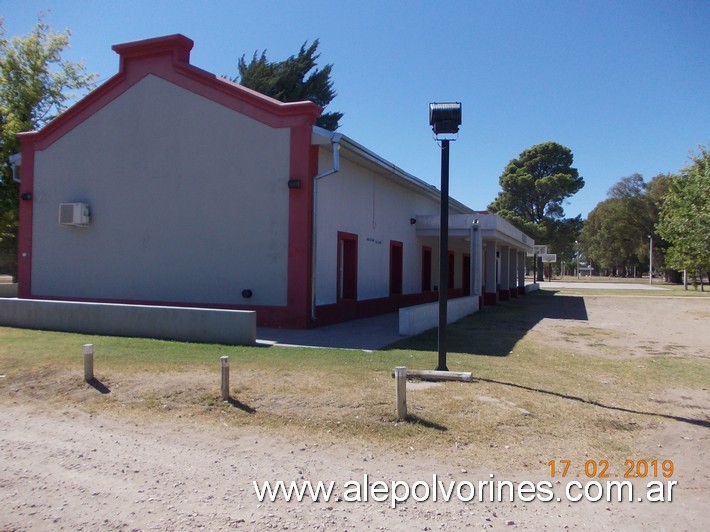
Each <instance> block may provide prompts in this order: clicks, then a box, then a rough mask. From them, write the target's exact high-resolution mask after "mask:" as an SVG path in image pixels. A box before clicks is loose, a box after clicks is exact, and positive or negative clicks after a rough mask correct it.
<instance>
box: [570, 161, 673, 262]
mask: <svg viewBox="0 0 710 532" xmlns="http://www.w3.org/2000/svg"><path fill="white" fill-rule="evenodd" d="M668 180H669V177H668V176H666V175H663V174H659V175H657V176H656V177H654V178H653V179H652V180H651V181H649V182H645V181H644V179H643V176H641V175H640V174H632V175H630V176H628V177H624V178H622V179H620V180H619V181H618V182H617V183H615V184H614V185H613V186H612V187H611V188H610V189H609V191H608V192H607V199H606V200H604V201H602V202H600V203H599V204H597V206H596V207H595V208H594V209H593V210H592V211H591V212H590V213H589V216H588V217H587V220H586V222H585V223H584V229H583V231H582V235H581V240H582V245H583V248H584V251H585V252H586V254H587V256H588V257H590V258H591V259H592V260H593V261H594V262H595V263H596V265H597V266H598V267H600V268H601V269H603V270H606V272H607V273H608V274H612V275H623V276H629V275H633V274H634V273H635V272H637V271H646V267H647V265H648V264H649V252H650V249H649V241H648V237H649V236H652V237H653V248H654V249H653V259H654V261H653V262H654V265H655V267H656V268H659V269H663V264H664V255H665V248H666V247H667V243H666V242H665V241H664V240H663V239H662V238H660V237H659V236H658V235H657V234H656V233H655V229H654V227H655V224H656V222H657V221H658V213H659V209H660V204H661V198H662V197H663V195H664V194H665V191H666V190H667V187H668ZM639 267H640V268H639Z"/></svg>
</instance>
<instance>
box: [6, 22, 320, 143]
mask: <svg viewBox="0 0 710 532" xmlns="http://www.w3.org/2000/svg"><path fill="white" fill-rule="evenodd" d="M193 45H194V42H193V41H192V40H191V39H189V38H187V37H185V36H184V35H181V34H174V35H166V36H163V37H156V38H153V39H146V40H142V41H135V42H128V43H123V44H117V45H115V46H113V47H112V49H113V50H114V51H115V52H116V53H117V54H118V55H119V57H120V61H119V70H118V73H117V74H115V75H114V76H112V77H111V78H109V79H108V80H107V81H106V82H104V83H103V84H102V85H100V86H99V87H97V88H96V89H94V90H93V91H91V92H90V93H89V94H88V95H87V96H86V97H84V98H83V99H81V100H80V101H78V102H77V103H76V104H74V105H73V106H72V107H70V108H69V109H67V110H66V111H64V112H63V113H62V114H61V115H59V116H58V117H57V118H56V119H55V120H53V121H52V122H50V123H49V124H47V125H46V126H45V127H44V128H42V129H40V130H38V131H31V132H27V133H20V135H18V136H19V138H20V140H21V141H22V142H35V143H36V147H37V149H44V148H45V147H47V146H49V145H51V144H52V143H53V142H55V141H56V140H57V139H58V138H60V137H61V136H63V135H65V134H66V133H67V132H69V131H71V130H72V129H73V128H75V127H76V126H78V125H79V124H81V123H82V122H84V121H85V120H86V119H88V118H89V117H90V116H91V115H93V114H94V113H96V112H97V111H98V110H100V109H101V108H103V107H104V106H106V105H108V104H109V103H110V102H112V101H113V100H115V99H116V98H118V97H119V96H121V94H123V93H124V92H125V91H127V90H128V89H130V88H131V87H132V86H134V85H135V84H136V83H138V82H140V81H141V80H142V79H144V78H145V77H146V76H148V75H154V76H158V77H160V78H162V79H165V80H167V81H169V82H171V83H174V84H176V85H178V86H180V87H182V88H184V89H186V90H189V91H191V92H193V93H196V94H199V95H201V96H204V97H205V98H208V99H210V100H213V101H215V102H217V103H219V104H221V105H224V106H225V107H228V108H230V109H232V110H234V111H237V112H239V113H242V114H244V115H246V116H249V117H250V118H253V119H255V120H257V121H260V122H262V123H265V124H267V125H269V126H272V127H292V126H299V125H313V124H315V121H316V119H317V118H318V116H319V115H320V114H321V112H322V109H321V108H320V107H319V106H318V105H316V104H315V103H313V102H310V101H305V102H291V103H284V102H280V101H278V100H275V99H273V98H270V97H268V96H265V95H263V94H261V93H258V92H256V91H253V90H251V89H248V88H246V87H243V86H242V85H239V84H238V83H234V82H232V81H229V80H227V79H224V78H221V77H219V76H216V75H215V74H211V73H209V72H207V71H205V70H202V69H200V68H198V67H196V66H194V65H191V64H190V51H191V50H192V47H193Z"/></svg>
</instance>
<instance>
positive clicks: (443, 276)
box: [429, 102, 461, 371]
mask: <svg viewBox="0 0 710 532" xmlns="http://www.w3.org/2000/svg"><path fill="white" fill-rule="evenodd" d="M429 125H430V126H431V127H432V130H433V131H434V137H435V138H436V140H437V141H439V142H441V209H440V222H439V364H438V365H437V367H436V369H437V370H438V371H449V368H447V367H446V322H447V315H448V295H449V142H450V141H451V140H456V139H455V138H453V139H451V138H448V137H444V138H440V135H456V134H457V133H458V132H459V126H460V125H461V103H459V102H455V103H430V104H429Z"/></svg>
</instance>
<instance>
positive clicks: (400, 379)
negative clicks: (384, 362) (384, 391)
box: [394, 366, 407, 421]
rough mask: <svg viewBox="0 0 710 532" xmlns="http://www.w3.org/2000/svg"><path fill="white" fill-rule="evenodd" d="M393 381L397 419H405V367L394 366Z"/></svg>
mask: <svg viewBox="0 0 710 532" xmlns="http://www.w3.org/2000/svg"><path fill="white" fill-rule="evenodd" d="M394 382H395V387H396V391H397V420H398V421H404V420H405V419H407V368H406V367H404V366H397V367H396V368H394Z"/></svg>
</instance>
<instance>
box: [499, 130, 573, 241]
mask: <svg viewBox="0 0 710 532" xmlns="http://www.w3.org/2000/svg"><path fill="white" fill-rule="evenodd" d="M573 160H574V156H573V155H572V150H570V149H569V148H567V147H566V146H562V145H561V144H558V143H556V142H544V143H542V144H537V145H535V146H533V147H531V148H528V149H527V150H525V151H523V152H522V153H521V154H520V156H519V157H518V158H517V159H513V160H512V161H510V162H509V163H508V165H507V166H506V167H505V170H504V171H503V174H502V175H501V176H500V186H501V189H502V190H501V192H499V193H498V196H497V197H496V199H495V200H494V201H493V202H492V203H491V204H490V205H489V206H488V209H489V210H490V211H492V212H494V213H496V214H498V215H499V216H501V217H503V218H505V219H506V220H508V221H509V222H511V223H512V224H513V225H515V226H517V227H518V228H519V229H520V230H521V231H523V232H525V233H527V234H529V235H530V236H532V237H533V238H534V239H535V241H536V242H537V243H539V244H549V245H550V246H551V248H552V250H553V251H554V252H556V253H562V254H571V253H572V248H573V246H574V241H575V238H576V236H577V234H578V232H579V229H580V228H581V224H582V221H581V217H577V218H573V219H565V218H564V209H563V207H562V204H563V202H564V200H566V199H567V198H569V197H570V196H572V195H574V194H575V193H577V192H578V191H579V190H580V189H581V188H582V187H583V186H584V179H583V178H582V177H581V176H580V175H579V172H578V171H577V169H576V168H573V167H572V163H573Z"/></svg>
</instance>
